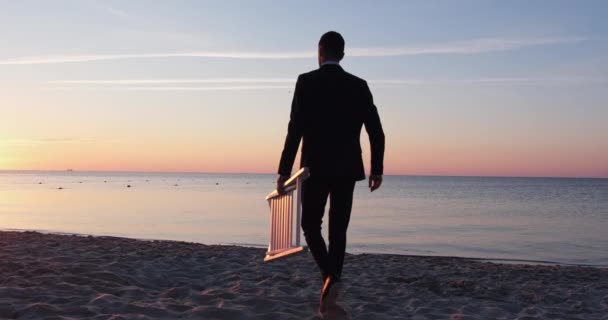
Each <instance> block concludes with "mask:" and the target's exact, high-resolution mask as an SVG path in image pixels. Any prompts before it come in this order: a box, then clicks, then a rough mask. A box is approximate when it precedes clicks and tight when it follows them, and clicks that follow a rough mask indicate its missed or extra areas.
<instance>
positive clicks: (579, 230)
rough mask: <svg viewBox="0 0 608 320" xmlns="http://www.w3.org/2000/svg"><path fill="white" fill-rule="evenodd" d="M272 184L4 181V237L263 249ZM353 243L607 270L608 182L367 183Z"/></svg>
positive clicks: (182, 178) (175, 179) (18, 175)
mask: <svg viewBox="0 0 608 320" xmlns="http://www.w3.org/2000/svg"><path fill="white" fill-rule="evenodd" d="M274 181H275V175H254V174H182V173H95V172H0V229H28V230H41V231H52V232H67V233H83V234H94V235H113V236H125V237H134V238H146V239H171V240H185V241H194V242H201V243H206V244H218V243H222V244H243V245H259V246H265V245H266V244H267V243H268V228H269V221H268V220H269V217H268V206H267V203H266V202H265V201H264V197H265V196H266V194H267V193H269V192H270V191H272V189H273V188H274ZM127 185H131V186H132V187H131V188H127ZM60 187H61V188H62V189H58V188H60ZM324 230H325V231H326V230H327V228H326V225H325V226H324ZM348 241H349V243H348V247H347V251H349V252H352V253H361V252H377V253H396V254H413V255H442V256H443V255H446V256H462V257H475V258H488V259H509V260H517V259H523V260H532V261H552V262H559V263H569V264H589V265H603V266H605V265H608V179H557V178H489V177H487V178H484V177H410V176H387V177H386V178H385V182H384V185H383V187H382V188H381V189H380V190H378V191H377V192H374V193H372V194H370V193H369V190H368V189H367V188H366V183H365V182H360V183H359V184H358V185H357V190H356V194H355V203H354V208H353V214H352V218H351V224H350V228H349V239H348Z"/></svg>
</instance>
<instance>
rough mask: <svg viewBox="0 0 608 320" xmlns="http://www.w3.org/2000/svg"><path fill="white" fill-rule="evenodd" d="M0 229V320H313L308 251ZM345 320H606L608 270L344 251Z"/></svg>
mask: <svg viewBox="0 0 608 320" xmlns="http://www.w3.org/2000/svg"><path fill="white" fill-rule="evenodd" d="M264 254H265V249H260V248H247V247H239V246H221V245H203V244H197V243H189V242H181V241H158V240H136V239H129V238H121V237H94V236H77V235H56V234H44V233H39V232H31V231H23V232H15V231H13V232H7V231H0V318H9V319H11V318H17V319H57V318H59V317H69V318H71V319H113V320H118V319H319V317H318V316H317V307H318V299H319V292H320V289H321V281H320V279H319V273H318V271H317V269H316V266H315V265H314V261H313V259H312V258H311V257H310V256H309V253H306V254H298V255H296V256H293V257H289V258H286V259H280V260H277V261H273V262H270V263H264V262H263V261H262V260H263V257H264ZM343 279H344V281H343V282H344V301H343V304H344V307H345V308H346V310H348V311H349V313H350V314H351V316H352V319H403V318H413V319H452V320H455V319H495V318H504V319H522V320H523V319H553V318H568V319H605V315H606V314H608V269H604V268H592V267H581V266H559V265H558V266H545V265H521V264H500V263H493V262H482V261H474V260H468V259H464V258H449V257H428V256H421V257H413V256H401V255H383V254H356V255H353V254H347V256H346V259H345V267H344V276H343Z"/></svg>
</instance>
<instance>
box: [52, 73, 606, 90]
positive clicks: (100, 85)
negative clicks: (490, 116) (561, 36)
mask: <svg viewBox="0 0 608 320" xmlns="http://www.w3.org/2000/svg"><path fill="white" fill-rule="evenodd" d="M368 82H369V83H370V84H371V85H373V86H376V87H398V86H430V85H433V86H441V85H515V86H542V85H579V84H593V83H606V82H608V78H605V77H604V78H602V77H592V76H580V75H563V76H556V75H552V76H544V77H543V76H535V77H489V78H464V79H454V78H449V79H448V78H435V79H424V78H412V79H372V80H369V81H368ZM47 83H48V84H49V85H50V87H47V89H51V90H117V91H239V90H272V89H293V86H294V84H295V79H294V78H207V79H104V80H91V79H85V80H83V79H81V80H56V81H49V82H47Z"/></svg>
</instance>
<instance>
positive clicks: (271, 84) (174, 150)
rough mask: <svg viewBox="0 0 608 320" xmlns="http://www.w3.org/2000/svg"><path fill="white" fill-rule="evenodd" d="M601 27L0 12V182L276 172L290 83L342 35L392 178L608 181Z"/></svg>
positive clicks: (370, 15)
mask: <svg viewBox="0 0 608 320" xmlns="http://www.w3.org/2000/svg"><path fill="white" fill-rule="evenodd" d="M606 14H608V2H606V1H602V0H598V1H560V0H551V1H549V0H547V1H540V0H539V1H528V0H522V1H517V0H515V1H491V0H479V1H474V0H462V1H427V0H421V1H181V0H180V1H168V0H167V1H151V0H139V1H135V0H134V1H127V0H125V1H122V0H121V1H110V0H107V1H106V0H57V1H42V0H41V1H30V0H23V1H9V0H0V49H1V50H0V170H66V169H68V168H70V169H74V170H83V171H84V170H101V171H115V170H117V171H180V172H241V173H244V172H251V173H275V172H276V170H277V165H278V161H279V156H280V152H281V149H282V146H283V142H284V139H285V134H286V129H287V122H288V117H289V109H290V105H291V99H292V95H293V87H294V83H295V79H296V78H297V76H298V75H299V74H301V73H304V72H308V71H310V70H314V69H316V68H317V67H318V65H317V59H316V50H317V43H318V39H319V37H320V36H321V35H322V34H323V33H324V32H326V31H329V30H335V31H338V32H340V33H341V34H342V35H343V36H344V38H345V39H346V50H345V51H346V57H345V58H344V60H343V61H342V62H341V64H342V66H343V67H344V69H345V70H347V71H348V72H350V73H353V74H355V75H357V76H359V77H361V78H364V79H366V80H367V81H368V83H369V85H370V88H371V90H372V93H373V95H374V101H375V104H376V105H377V107H378V110H379V113H380V117H381V119H382V122H383V126H384V131H385V134H386V157H385V173H386V174H402V175H455V176H469V175H472V176H549V177H608V139H607V137H608V129H607V128H608V126H607V123H608V103H607V102H608V22H606V19H605V17H606ZM361 141H362V147H363V149H364V151H363V153H364V158H365V161H366V164H368V165H367V166H366V167H367V169H368V170H369V143H368V142H367V141H368V140H367V135H366V133H365V131H364V130H363V133H362V136H361ZM296 167H297V163H296V164H295V165H294V171H295V170H296V169H297V168H296Z"/></svg>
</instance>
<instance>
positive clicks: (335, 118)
mask: <svg viewBox="0 0 608 320" xmlns="http://www.w3.org/2000/svg"><path fill="white" fill-rule="evenodd" d="M318 49H319V51H318V59H319V69H317V70H314V71H311V72H308V73H304V74H301V75H300V76H299V77H298V80H297V83H296V88H295V92H294V95H293V102H292V105H291V115H290V120H289V125H288V128H287V138H286V139H285V146H284V148H283V152H282V154H281V160H280V164H279V170H278V173H279V178H278V179H277V191H278V192H279V193H283V192H284V188H283V184H284V183H285V181H286V180H287V179H288V178H289V176H290V174H291V169H292V166H293V162H294V160H295V157H296V153H297V151H298V146H299V144H300V139H302V140H303V142H302V153H301V166H302V167H308V168H309V170H310V177H309V178H308V179H307V180H306V181H304V183H303V185H302V230H303V231H304V236H305V238H306V242H307V244H308V248H309V249H310V252H311V253H312V255H313V257H314V259H315V261H316V263H317V265H318V266H319V269H320V271H321V275H322V279H323V281H324V285H323V289H322V291H321V306H323V304H324V303H325V302H327V301H328V300H331V299H335V294H336V290H338V289H337V287H338V286H337V284H338V283H339V281H340V276H341V274H342V266H343V263H344V252H345V249H346V230H347V228H348V223H349V220H350V213H351V208H352V202H353V192H354V189H355V182H356V181H359V180H364V179H365V170H364V167H363V159H362V157H361V145H360V137H361V128H362V127H363V125H365V129H366V131H367V133H368V135H369V141H370V145H371V174H370V177H369V188H370V190H371V191H374V190H376V189H378V188H379V187H380V185H381V184H382V174H383V161H384V132H383V130H382V125H381V123H380V117H379V116H378V110H377V109H376V106H375V105H374V102H373V98H372V94H371V92H370V90H369V87H368V86H367V82H365V80H362V79H360V78H358V77H356V76H354V75H352V74H350V73H348V72H346V71H344V69H342V67H341V66H340V60H342V58H343V57H344V39H343V38H342V36H341V35H340V34H339V33H337V32H334V31H330V32H327V33H325V34H324V35H323V36H321V39H320V40H319V47H318ZM328 196H329V199H330V200H329V247H326V245H325V241H324V239H323V236H322V235H321V225H322V219H323V215H324V212H325V205H326V203H327V198H328ZM330 293H331V294H330Z"/></svg>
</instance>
